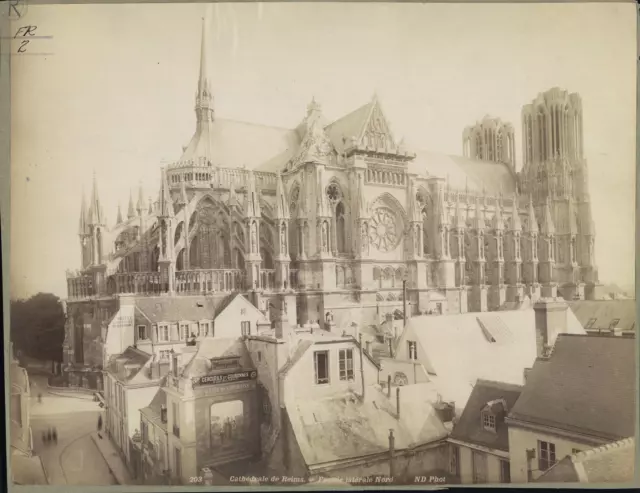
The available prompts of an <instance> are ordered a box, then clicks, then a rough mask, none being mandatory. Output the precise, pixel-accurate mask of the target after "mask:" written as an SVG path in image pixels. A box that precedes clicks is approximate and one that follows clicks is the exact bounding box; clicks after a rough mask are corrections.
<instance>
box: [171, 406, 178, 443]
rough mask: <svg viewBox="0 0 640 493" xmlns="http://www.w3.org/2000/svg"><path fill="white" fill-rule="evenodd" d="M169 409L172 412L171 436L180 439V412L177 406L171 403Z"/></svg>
mask: <svg viewBox="0 0 640 493" xmlns="http://www.w3.org/2000/svg"><path fill="white" fill-rule="evenodd" d="M171 409H172V411H173V434H174V435H175V436H177V437H178V438H180V412H179V407H178V404H177V403H176V402H172V403H171Z"/></svg>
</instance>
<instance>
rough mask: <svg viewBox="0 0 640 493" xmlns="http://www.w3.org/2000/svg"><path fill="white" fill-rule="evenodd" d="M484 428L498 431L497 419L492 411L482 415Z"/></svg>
mask: <svg viewBox="0 0 640 493" xmlns="http://www.w3.org/2000/svg"><path fill="white" fill-rule="evenodd" d="M482 427H483V428H484V429H485V430H488V431H496V417H495V415H494V414H493V413H492V412H490V411H484V412H483V413H482Z"/></svg>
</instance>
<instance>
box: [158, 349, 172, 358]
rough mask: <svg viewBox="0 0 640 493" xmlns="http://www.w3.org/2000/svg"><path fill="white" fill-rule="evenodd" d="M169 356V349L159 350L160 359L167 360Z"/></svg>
mask: <svg viewBox="0 0 640 493" xmlns="http://www.w3.org/2000/svg"><path fill="white" fill-rule="evenodd" d="M170 358H171V351H170V350H162V351H160V359H161V360H168V359H170Z"/></svg>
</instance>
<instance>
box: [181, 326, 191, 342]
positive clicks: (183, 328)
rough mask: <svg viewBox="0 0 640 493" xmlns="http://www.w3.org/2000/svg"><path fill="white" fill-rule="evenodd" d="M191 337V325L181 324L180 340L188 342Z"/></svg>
mask: <svg viewBox="0 0 640 493" xmlns="http://www.w3.org/2000/svg"><path fill="white" fill-rule="evenodd" d="M187 337H189V324H180V340H181V341H186V340H187Z"/></svg>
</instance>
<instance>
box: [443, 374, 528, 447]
mask: <svg viewBox="0 0 640 493" xmlns="http://www.w3.org/2000/svg"><path fill="white" fill-rule="evenodd" d="M521 391H522V386H520V385H512V384H507V383H502V382H491V381H488V380H478V382H477V383H476V385H475V387H474V388H473V391H472V392H471V396H470V397H469V400H468V401H467V405H466V406H465V407H464V411H463V413H462V416H460V420H459V421H458V422H457V423H456V425H455V426H454V427H453V431H452V432H451V438H454V439H456V440H460V441H463V442H468V443H472V444H475V445H483V446H485V447H489V448H492V449H497V450H503V451H505V452H508V451H509V434H508V429H507V425H506V424H505V423H504V421H503V420H502V421H501V420H498V422H497V423H496V431H495V432H493V431H488V430H485V429H484V427H483V425H482V419H481V411H482V410H483V409H484V407H485V406H486V405H487V404H488V403H489V402H491V401H493V400H496V399H504V400H505V402H506V404H507V409H506V411H507V412H508V411H509V409H511V408H512V407H513V405H514V404H515V402H516V401H517V400H518V397H519V396H520V392H521Z"/></svg>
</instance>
